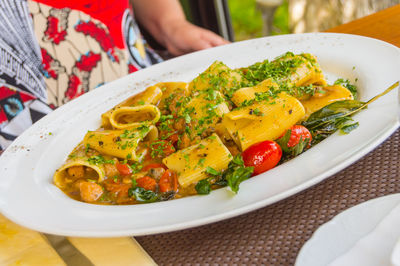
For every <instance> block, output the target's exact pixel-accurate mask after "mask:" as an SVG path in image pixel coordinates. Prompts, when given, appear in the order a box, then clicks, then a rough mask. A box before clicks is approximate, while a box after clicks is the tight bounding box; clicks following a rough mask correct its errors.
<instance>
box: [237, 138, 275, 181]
mask: <svg viewBox="0 0 400 266" xmlns="http://www.w3.org/2000/svg"><path fill="white" fill-rule="evenodd" d="M242 157H243V161H244V165H245V166H253V167H254V172H253V175H258V174H261V173H263V172H265V171H268V170H269V169H271V168H274V167H275V166H276V165H277V164H278V163H279V161H280V160H281V157H282V149H281V147H280V146H279V145H278V143H276V142H275V141H271V140H266V141H263V142H259V143H256V144H253V145H251V146H250V147H248V148H247V149H246V150H245V151H244V152H243V153H242Z"/></svg>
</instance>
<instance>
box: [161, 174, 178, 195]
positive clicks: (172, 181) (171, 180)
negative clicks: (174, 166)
mask: <svg viewBox="0 0 400 266" xmlns="http://www.w3.org/2000/svg"><path fill="white" fill-rule="evenodd" d="M158 186H159V187H160V191H161V192H169V191H177V190H178V179H177V177H176V174H175V173H174V172H172V171H171V170H169V169H168V170H167V171H165V173H164V174H163V175H162V177H161V178H160V181H159V182H158Z"/></svg>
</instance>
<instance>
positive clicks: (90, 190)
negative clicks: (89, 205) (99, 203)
mask: <svg viewBox="0 0 400 266" xmlns="http://www.w3.org/2000/svg"><path fill="white" fill-rule="evenodd" d="M79 190H80V195H81V198H82V200H83V201H85V202H95V201H96V200H98V199H99V198H100V197H101V195H102V194H103V188H102V187H101V186H100V185H99V184H97V183H93V182H81V183H80V185H79Z"/></svg>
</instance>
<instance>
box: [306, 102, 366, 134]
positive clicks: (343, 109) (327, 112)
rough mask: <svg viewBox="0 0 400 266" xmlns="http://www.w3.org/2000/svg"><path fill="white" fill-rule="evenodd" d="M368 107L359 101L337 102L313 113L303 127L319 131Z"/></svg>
mask: <svg viewBox="0 0 400 266" xmlns="http://www.w3.org/2000/svg"><path fill="white" fill-rule="evenodd" d="M365 107H367V103H365V102H360V101H357V100H343V101H337V102H334V103H331V104H328V105H327V106H325V107H323V108H321V109H319V110H318V111H316V112H314V113H312V114H311V115H310V117H309V118H308V119H307V120H306V121H304V122H303V126H305V127H307V128H308V129H309V130H317V129H319V128H323V127H324V126H326V125H329V124H331V123H335V122H337V121H338V119H340V118H343V117H346V116H349V115H352V114H354V113H355V112H358V111H359V110H361V109H363V108H365Z"/></svg>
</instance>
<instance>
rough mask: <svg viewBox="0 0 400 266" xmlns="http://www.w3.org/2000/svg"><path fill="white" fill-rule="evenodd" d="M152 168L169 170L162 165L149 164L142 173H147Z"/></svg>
mask: <svg viewBox="0 0 400 266" xmlns="http://www.w3.org/2000/svg"><path fill="white" fill-rule="evenodd" d="M152 168H164V169H165V170H167V167H166V166H165V165H163V164H161V163H151V164H148V165H146V166H145V167H143V168H142V171H143V172H146V171H148V170H150V169H152Z"/></svg>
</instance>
